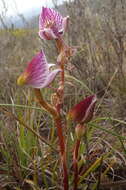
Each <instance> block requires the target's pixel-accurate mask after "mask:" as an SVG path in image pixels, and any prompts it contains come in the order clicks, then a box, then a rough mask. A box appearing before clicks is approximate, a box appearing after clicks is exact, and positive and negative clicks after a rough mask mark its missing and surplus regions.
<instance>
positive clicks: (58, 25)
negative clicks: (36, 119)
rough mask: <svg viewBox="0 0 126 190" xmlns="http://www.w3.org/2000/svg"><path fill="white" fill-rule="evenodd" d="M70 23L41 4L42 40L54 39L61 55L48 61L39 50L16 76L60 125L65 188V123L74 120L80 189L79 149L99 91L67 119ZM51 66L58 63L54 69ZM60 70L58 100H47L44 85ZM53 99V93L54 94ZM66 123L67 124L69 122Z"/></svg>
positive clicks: (75, 184)
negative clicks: (42, 90) (50, 62)
mask: <svg viewBox="0 0 126 190" xmlns="http://www.w3.org/2000/svg"><path fill="white" fill-rule="evenodd" d="M68 23H69V16H66V17H64V18H63V17H62V16H61V14H60V13H58V12H57V11H55V10H53V9H51V8H45V7H43V8H42V11H41V13H40V17H39V36H40V38H41V39H42V40H55V43H56V46H57V50H58V54H59V55H58V58H57V64H48V62H47V59H46V56H45V53H44V51H43V50H40V52H38V53H37V54H36V55H35V56H34V57H33V59H32V60H31V61H30V62H28V64H27V67H26V69H25V71H24V72H23V73H22V74H21V75H20V76H19V78H18V79H17V83H18V85H26V86H29V87H31V88H33V89H34V92H35V96H36V99H37V100H38V102H39V104H40V106H41V107H42V108H43V109H45V110H46V111H47V112H48V113H49V114H50V115H51V116H52V120H53V122H54V124H55V127H56V129H57V135H58V139H59V147H60V149H59V155H60V161H61V167H62V173H63V182H62V184H63V189H64V190H68V189H69V188H70V187H69V186H70V183H69V175H71V173H70V171H69V167H68V163H67V162H68V159H67V152H68V151H70V150H68V147H67V140H66V139H67V138H66V135H67V133H65V131H63V130H64V129H66V130H67V129H68V126H66V127H63V123H65V124H66V123H69V122H74V123H75V124H76V127H75V135H76V142H75V145H74V147H73V148H72V150H73V156H72V158H73V171H74V172H73V173H74V174H73V190H77V189H78V181H79V172H78V151H79V146H80V143H81V139H82V136H83V135H84V133H85V130H86V127H87V123H88V122H89V121H90V120H91V119H92V117H93V113H94V108H95V103H96V100H97V98H96V95H91V96H89V97H87V98H86V99H84V100H82V101H81V102H80V103H78V104H77V105H75V106H74V107H73V108H71V109H70V110H69V112H68V113H67V114H66V120H67V121H69V122H65V121H66V120H65V121H63V118H64V117H63V116H62V110H63V103H64V87H65V75H64V72H65V64H67V62H68V59H69V58H70V57H71V56H72V55H73V54H74V53H75V51H76V50H75V49H74V48H73V47H69V46H68V45H66V44H65V42H64V39H63V35H64V33H65V32H66V31H67V28H68ZM50 67H56V68H55V69H53V70H52V69H51V70H50ZM59 74H60V76H59V77H60V83H59V86H58V87H57V88H56V89H55V95H56V96H55V101H54V100H52V102H54V103H53V104H51V103H48V102H47V101H46V100H45V99H44V98H43V96H42V92H41V91H40V89H41V88H48V87H49V86H52V82H53V81H54V79H55V78H56V76H57V75H59ZM51 97H52V99H53V97H54V96H53V94H52V95H51ZM66 125H67V124H66Z"/></svg>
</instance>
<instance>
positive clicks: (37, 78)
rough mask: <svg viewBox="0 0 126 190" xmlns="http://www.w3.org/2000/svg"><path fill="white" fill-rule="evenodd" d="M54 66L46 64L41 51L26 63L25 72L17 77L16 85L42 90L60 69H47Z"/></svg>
mask: <svg viewBox="0 0 126 190" xmlns="http://www.w3.org/2000/svg"><path fill="white" fill-rule="evenodd" d="M52 65H54V64H48V63H47V60H46V57H45V54H44V52H43V51H41V52H39V53H38V54H37V55H36V56H35V57H33V59H32V60H31V62H29V63H28V66H27V68H26V70H25V71H24V72H23V73H22V74H21V75H20V76H19V78H18V80H17V84H18V85H28V86H31V87H33V88H44V87H47V86H49V84H50V83H51V82H52V81H53V80H54V79H55V77H56V75H57V73H58V72H60V71H61V69H55V70H53V71H50V70H49V68H50V67H51V66H52Z"/></svg>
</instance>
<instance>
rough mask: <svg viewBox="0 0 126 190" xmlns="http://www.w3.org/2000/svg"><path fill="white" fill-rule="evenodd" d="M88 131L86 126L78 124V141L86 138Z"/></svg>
mask: <svg viewBox="0 0 126 190" xmlns="http://www.w3.org/2000/svg"><path fill="white" fill-rule="evenodd" d="M85 131H86V126H84V125H82V124H78V125H77V126H76V128H75V134H76V137H77V139H81V137H83V136H84V134H85Z"/></svg>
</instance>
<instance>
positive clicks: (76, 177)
mask: <svg viewBox="0 0 126 190" xmlns="http://www.w3.org/2000/svg"><path fill="white" fill-rule="evenodd" d="M79 147H80V139H77V141H76V145H75V148H74V153H73V167H74V189H73V190H77V184H78V151H79Z"/></svg>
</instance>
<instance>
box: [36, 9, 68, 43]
mask: <svg viewBox="0 0 126 190" xmlns="http://www.w3.org/2000/svg"><path fill="white" fill-rule="evenodd" d="M68 18H69V17H65V18H63V17H62V16H61V15H60V13H58V12H57V11H54V10H53V9H51V8H45V7H43V8H42V11H41V14H40V16H39V36H40V37H41V38H42V39H44V40H45V39H46V40H52V39H56V38H59V37H60V36H61V35H62V34H63V33H64V32H65V31H66V28H67V25H68ZM45 29H46V30H45ZM47 29H48V30H47Z"/></svg>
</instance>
